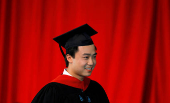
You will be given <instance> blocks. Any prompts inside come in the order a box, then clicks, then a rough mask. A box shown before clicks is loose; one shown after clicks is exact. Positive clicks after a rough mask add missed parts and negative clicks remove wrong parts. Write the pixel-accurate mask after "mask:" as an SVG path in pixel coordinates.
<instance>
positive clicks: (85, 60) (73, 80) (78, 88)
mask: <svg viewBox="0 0 170 103" xmlns="http://www.w3.org/2000/svg"><path fill="white" fill-rule="evenodd" d="M96 33H97V32H96V31H95V30H94V29H92V28H91V27H90V26H89V25H87V24H85V25H82V26H80V27H78V28H76V29H74V30H72V31H69V32H67V33H65V34H63V35H60V36H58V37H56V38H54V40H55V41H56V42H58V43H59V46H60V50H61V52H62V54H63V56H64V57H65V60H66V67H68V68H66V69H64V72H63V74H62V75H59V76H58V77H57V78H56V79H54V80H53V81H52V82H51V83H49V84H47V85H46V86H44V87H43V88H42V89H41V90H40V91H39V92H38V94H37V95H36V96H35V97H34V99H33V101H32V103H109V100H108V98H107V95H106V93H105V91H104V89H103V88H102V86H101V85H100V84H98V83H97V82H96V81H93V80H91V79H89V78H87V77H86V76H90V75H91V73H92V71H93V69H94V67H95V65H96V54H97V53H96V47H95V45H94V43H93V41H92V39H91V37H90V36H92V35H94V34H96ZM61 46H62V47H64V48H65V49H66V54H64V52H63V50H62V48H61Z"/></svg>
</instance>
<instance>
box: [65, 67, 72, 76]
mask: <svg viewBox="0 0 170 103" xmlns="http://www.w3.org/2000/svg"><path fill="white" fill-rule="evenodd" d="M63 75H69V76H72V75H71V74H70V73H68V72H67V68H66V69H64V71H63Z"/></svg>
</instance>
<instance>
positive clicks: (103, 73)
mask: <svg viewBox="0 0 170 103" xmlns="http://www.w3.org/2000/svg"><path fill="white" fill-rule="evenodd" d="M85 23H88V24H89V25H90V26H91V27H93V28H94V29H95V30H96V31H98V34H97V35H95V36H93V37H92V39H93V40H94V44H95V45H96V47H97V65H96V67H95V69H94V71H93V73H92V75H91V76H90V78H91V79H93V80H96V81H97V82H99V83H100V84H101V85H102V86H103V88H104V89H105V91H106V93H107V95H108V98H109V100H110V102H111V103H169V101H170V98H169V97H170V1H169V0H0V103H27V102H28V103H29V102H31V100H32V99H33V97H34V96H35V95H36V93H37V92H38V91H39V90H40V89H41V88H42V87H43V86H44V85H45V84H47V83H49V82H50V81H52V80H53V79H54V78H56V77H57V76H58V75H59V74H61V73H62V71H63V69H64V68H65V62H64V58H63V57H62V54H61V52H60V49H59V46H58V44H57V43H56V42H55V41H53V40H52V38H54V37H56V36H58V35H61V34H63V33H65V32H67V31H69V30H71V29H74V28H76V27H78V26H80V25H83V24H85Z"/></svg>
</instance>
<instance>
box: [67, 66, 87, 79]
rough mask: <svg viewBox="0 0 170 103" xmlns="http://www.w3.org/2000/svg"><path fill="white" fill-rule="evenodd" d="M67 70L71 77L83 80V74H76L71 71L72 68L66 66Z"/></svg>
mask: <svg viewBox="0 0 170 103" xmlns="http://www.w3.org/2000/svg"><path fill="white" fill-rule="evenodd" d="M67 72H68V73H69V74H70V75H72V76H73V77H75V78H77V79H79V80H80V81H83V80H84V77H83V76H80V75H76V74H75V73H74V72H73V71H72V68H70V67H68V68H67Z"/></svg>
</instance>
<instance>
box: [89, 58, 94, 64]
mask: <svg viewBox="0 0 170 103" xmlns="http://www.w3.org/2000/svg"><path fill="white" fill-rule="evenodd" d="M93 64H94V62H93V59H92V58H89V60H88V65H90V66H93Z"/></svg>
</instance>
